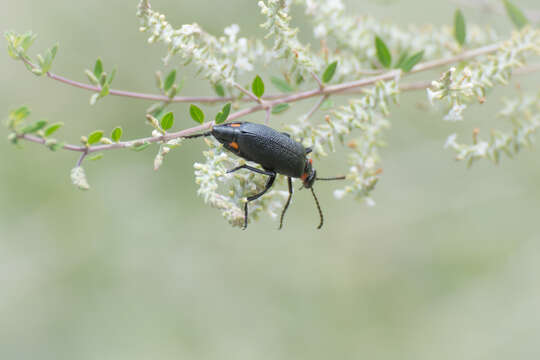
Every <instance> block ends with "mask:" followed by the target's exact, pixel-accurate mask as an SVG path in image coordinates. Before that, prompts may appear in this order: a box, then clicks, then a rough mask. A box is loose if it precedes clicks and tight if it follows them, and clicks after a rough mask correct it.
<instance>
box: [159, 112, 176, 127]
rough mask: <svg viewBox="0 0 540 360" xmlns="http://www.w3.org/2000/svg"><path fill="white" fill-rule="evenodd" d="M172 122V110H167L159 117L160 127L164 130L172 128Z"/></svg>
mask: <svg viewBox="0 0 540 360" xmlns="http://www.w3.org/2000/svg"><path fill="white" fill-rule="evenodd" d="M173 124H174V114H173V113H172V112H168V113H166V114H165V115H163V117H162V118H161V128H162V129H163V130H165V131H167V130H169V129H170V128H172V126H173Z"/></svg>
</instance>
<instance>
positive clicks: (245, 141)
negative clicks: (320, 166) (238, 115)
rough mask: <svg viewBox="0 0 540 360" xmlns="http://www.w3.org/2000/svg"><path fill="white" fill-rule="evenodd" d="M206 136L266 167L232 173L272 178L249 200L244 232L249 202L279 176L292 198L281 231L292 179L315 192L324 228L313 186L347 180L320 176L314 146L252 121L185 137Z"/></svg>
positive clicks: (248, 166) (263, 192) (320, 225)
mask: <svg viewBox="0 0 540 360" xmlns="http://www.w3.org/2000/svg"><path fill="white" fill-rule="evenodd" d="M202 136H213V137H214V138H215V139H216V140H217V141H219V142H220V143H222V144H223V146H224V147H225V149H227V150H228V151H230V152H232V153H233V154H235V155H237V156H239V157H241V158H243V159H246V160H247V161H251V162H254V163H257V164H259V165H260V166H261V167H262V168H263V169H262V170H261V169H259V168H256V167H253V166H250V165H247V164H244V165H240V166H237V167H235V168H233V169H230V170H228V171H227V173H228V174H230V173H233V172H235V171H238V170H241V169H245V170H249V171H253V172H256V173H258V174H262V175H266V176H268V180H267V181H266V185H265V187H264V189H263V190H262V191H261V192H259V193H257V194H255V195H251V196H248V198H247V202H246V203H245V205H244V227H243V229H246V228H247V224H248V203H249V202H251V201H254V200H256V199H258V198H260V197H261V196H263V195H264V194H265V193H266V192H267V191H268V190H269V189H270V188H271V187H272V185H273V184H274V180H275V179H276V175H277V174H281V175H285V176H287V184H288V187H289V197H288V198H287V202H286V203H285V206H284V208H283V210H282V212H281V217H280V221H279V229H281V228H282V227H283V217H284V216H285V212H286V211H287V209H288V207H289V204H290V202H291V197H292V194H293V187H292V178H298V179H301V180H302V184H303V187H305V188H307V189H310V190H311V193H312V194H313V198H314V199H315V204H316V205H317V210H318V211H319V216H320V223H319V226H318V227H317V229H320V228H321V227H322V226H323V222H324V218H323V213H322V210H321V206H320V204H319V200H318V199H317V196H316V195H315V191H313V183H314V182H315V181H316V180H343V179H345V176H337V177H332V178H319V177H317V171H316V170H315V169H313V166H312V164H313V160H312V159H310V158H308V157H307V155H308V154H309V153H311V151H312V149H311V148H310V147H307V148H306V147H304V146H303V145H302V144H301V143H300V142H298V141H295V140H293V139H292V138H291V136H290V135H289V134H287V133H284V132H279V131H276V130H274V129H272V128H271V127H268V126H266V125H262V124H255V123H251V122H231V123H227V124H221V125H214V126H213V127H212V130H211V131H209V132H205V133H201V134H196V135H188V136H185V138H188V139H190V138H197V137H202Z"/></svg>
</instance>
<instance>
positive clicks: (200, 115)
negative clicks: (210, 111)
mask: <svg viewBox="0 0 540 360" xmlns="http://www.w3.org/2000/svg"><path fill="white" fill-rule="evenodd" d="M189 115H191V118H192V119H193V120H195V121H196V122H198V123H199V124H202V123H203V122H204V112H203V111H202V110H201V109H200V108H199V107H198V106H197V105H193V104H191V105H190V106H189Z"/></svg>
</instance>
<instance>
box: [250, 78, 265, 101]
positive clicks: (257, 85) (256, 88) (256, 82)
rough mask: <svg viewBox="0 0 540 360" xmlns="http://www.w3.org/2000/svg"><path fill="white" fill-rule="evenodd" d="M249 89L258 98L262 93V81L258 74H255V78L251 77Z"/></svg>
mask: <svg viewBox="0 0 540 360" xmlns="http://www.w3.org/2000/svg"><path fill="white" fill-rule="evenodd" d="M251 90H252V91H253V94H255V96H256V97H258V98H260V97H261V96H263V95H264V82H263V80H262V79H261V77H260V76H259V75H257V76H255V79H253V83H252V84H251Z"/></svg>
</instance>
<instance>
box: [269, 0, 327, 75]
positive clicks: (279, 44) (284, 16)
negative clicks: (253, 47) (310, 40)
mask: <svg viewBox="0 0 540 360" xmlns="http://www.w3.org/2000/svg"><path fill="white" fill-rule="evenodd" d="M290 3H291V1H290V0H267V1H266V3H265V2H264V1H259V7H260V8H261V13H262V14H263V15H264V16H266V17H267V20H266V22H265V23H263V24H262V25H261V26H262V27H263V28H264V29H266V30H267V31H268V35H267V36H266V37H267V38H269V37H272V36H273V37H275V40H274V52H275V57H277V58H285V59H292V63H293V66H292V68H291V73H299V74H301V75H306V74H309V73H312V72H318V71H319V70H321V68H322V66H323V61H322V59H320V58H318V57H316V56H315V55H314V54H312V53H311V51H310V49H309V46H306V45H303V44H302V43H301V42H300V41H299V40H298V36H297V34H298V29H293V28H291V27H290V22H291V17H290V16H289V8H290Z"/></svg>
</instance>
